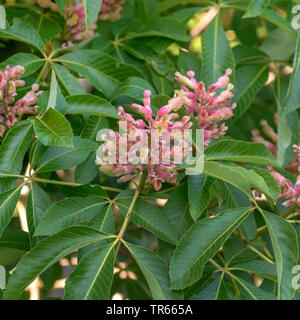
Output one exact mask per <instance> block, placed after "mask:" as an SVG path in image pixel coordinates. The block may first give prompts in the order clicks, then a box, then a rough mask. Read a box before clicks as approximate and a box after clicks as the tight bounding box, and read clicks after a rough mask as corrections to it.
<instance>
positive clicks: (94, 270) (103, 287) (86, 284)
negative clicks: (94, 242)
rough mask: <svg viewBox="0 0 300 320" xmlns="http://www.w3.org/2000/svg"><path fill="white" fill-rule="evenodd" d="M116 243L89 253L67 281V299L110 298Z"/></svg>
mask: <svg viewBox="0 0 300 320" xmlns="http://www.w3.org/2000/svg"><path fill="white" fill-rule="evenodd" d="M115 244H116V242H113V243H112V244H108V245H106V246H103V247H100V248H97V249H95V250H93V251H92V252H89V253H87V254H86V255H85V256H84V257H83V258H82V259H81V260H80V263H79V265H78V266H77V267H76V268H75V270H74V271H73V272H72V273H71V275H70V276H69V277H68V279H67V281H66V287H65V299H66V300H108V299H109V298H110V290H111V286H112V281H113V276H114V263H115V250H114V248H115Z"/></svg>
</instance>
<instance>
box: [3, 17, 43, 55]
mask: <svg viewBox="0 0 300 320" xmlns="http://www.w3.org/2000/svg"><path fill="white" fill-rule="evenodd" d="M0 38H3V39H12V40H16V41H20V42H24V43H27V44H28V45H31V46H33V47H34V48H36V49H37V50H39V51H40V52H41V53H43V51H44V43H43V41H42V39H41V37H40V35H39V34H38V32H37V31H36V30H35V29H34V28H33V27H32V26H31V25H30V24H29V23H26V22H24V21H22V20H20V19H18V18H15V19H14V21H13V25H12V26H11V27H9V28H7V29H5V30H3V29H0Z"/></svg>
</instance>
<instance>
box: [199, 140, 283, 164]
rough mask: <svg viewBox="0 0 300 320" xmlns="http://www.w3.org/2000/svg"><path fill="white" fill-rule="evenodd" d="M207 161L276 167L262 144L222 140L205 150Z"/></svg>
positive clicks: (274, 160)
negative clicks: (225, 161) (229, 161)
mask: <svg viewBox="0 0 300 320" xmlns="http://www.w3.org/2000/svg"><path fill="white" fill-rule="evenodd" d="M205 155H206V156H207V160H231V161H238V162H246V163H257V164H265V165H268V164H270V165H272V166H278V164H277V162H276V159H275V158H274V157H273V155H272V154H271V153H270V151H269V150H268V148H267V147H266V146H265V145H264V144H262V143H254V142H245V141H238V140H223V141H220V142H217V143H215V144H213V145H212V146H209V147H208V148H207V149H206V150H205Z"/></svg>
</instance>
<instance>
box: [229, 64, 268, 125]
mask: <svg viewBox="0 0 300 320" xmlns="http://www.w3.org/2000/svg"><path fill="white" fill-rule="evenodd" d="M268 76H269V65H268V64H254V65H245V66H241V67H240V68H238V69H237V71H236V93H235V97H234V102H236V103H237V107H236V108H235V109H234V112H233V113H234V117H233V118H231V119H229V120H227V122H226V123H227V124H228V125H229V126H230V125H232V124H233V123H234V122H235V121H236V120H237V119H238V118H239V117H241V116H242V115H243V114H244V113H245V112H246V111H247V110H248V108H249V107H250V106H251V103H252V101H253V99H254V98H255V97H256V95H257V94H258V92H259V91H260V90H261V88H262V87H263V86H264V84H265V83H266V81H267V80H268Z"/></svg>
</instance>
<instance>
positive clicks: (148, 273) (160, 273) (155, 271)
mask: <svg viewBox="0 0 300 320" xmlns="http://www.w3.org/2000/svg"><path fill="white" fill-rule="evenodd" d="M125 245H126V247H127V248H128V250H129V251H130V253H131V254H132V256H133V258H134V259H135V261H136V263H137V264H138V265H139V267H140V269H141V270H142V272H143V274H144V276H145V278H146V280H147V282H148V286H149V288H150V291H151V294H152V297H153V299H154V300H177V299H182V298H183V295H182V292H180V291H177V292H176V291H172V290H170V280H169V275H168V265H167V263H166V262H165V261H164V260H163V259H162V258H161V257H160V256H158V255H157V254H156V253H154V252H153V251H151V250H149V249H146V248H143V247H140V246H136V245H133V244H129V243H128V242H126V244H125Z"/></svg>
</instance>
